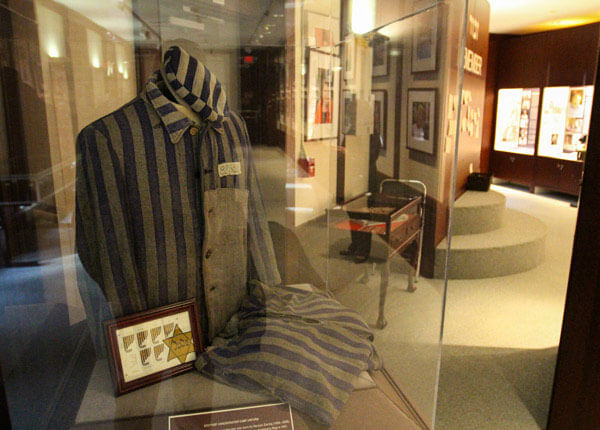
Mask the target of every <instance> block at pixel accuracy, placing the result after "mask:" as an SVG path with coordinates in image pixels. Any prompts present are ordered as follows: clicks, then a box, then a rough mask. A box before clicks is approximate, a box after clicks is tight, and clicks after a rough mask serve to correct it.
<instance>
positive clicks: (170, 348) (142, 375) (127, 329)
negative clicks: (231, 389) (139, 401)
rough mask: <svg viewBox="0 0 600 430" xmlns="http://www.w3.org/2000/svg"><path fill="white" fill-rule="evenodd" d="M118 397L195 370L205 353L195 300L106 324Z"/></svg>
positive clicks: (106, 336)
mask: <svg viewBox="0 0 600 430" xmlns="http://www.w3.org/2000/svg"><path fill="white" fill-rule="evenodd" d="M103 326H104V335H105V338H106V348H107V352H108V362H109V367H110V370H111V375H112V378H113V385H114V389H115V395H116V396H120V395H121V394H125V393H127V392H129V391H133V390H136V389H138V388H142V387H145V386H147V385H150V384H154V383H156V382H159V381H161V380H163V379H166V378H170V377H172V376H175V375H178V374H180V373H183V372H187V371H188V370H191V369H193V368H194V361H195V360H196V357H197V356H198V355H199V354H200V353H201V352H202V351H203V349H204V348H203V345H202V336H201V332H200V324H199V320H198V308H197V305H196V300H195V299H190V300H186V301H183V302H179V303H174V304H171V305H167V306H162V307H159V308H156V309H151V310H148V311H144V312H139V313H136V314H132V315H128V316H125V317H121V318H117V319H111V320H107V321H104V322H103Z"/></svg>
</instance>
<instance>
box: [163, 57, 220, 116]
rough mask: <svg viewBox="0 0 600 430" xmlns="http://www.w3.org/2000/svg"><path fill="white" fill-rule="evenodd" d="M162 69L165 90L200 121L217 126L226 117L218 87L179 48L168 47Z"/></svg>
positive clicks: (202, 66) (204, 68)
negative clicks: (167, 86) (166, 84)
mask: <svg viewBox="0 0 600 430" xmlns="http://www.w3.org/2000/svg"><path fill="white" fill-rule="evenodd" d="M163 67H164V73H165V79H166V80H167V82H168V84H169V86H170V87H171V88H172V89H173V91H174V92H175V93H176V94H177V96H178V97H179V98H180V99H181V100H182V101H183V102H184V103H185V104H186V105H187V106H189V107H190V108H191V109H192V110H193V111H194V112H196V113H197V114H198V115H199V116H200V118H201V119H202V120H204V121H207V122H209V123H213V124H214V123H221V122H223V119H224V118H225V117H226V116H228V115H229V106H228V104H227V95H226V94H225V91H224V89H223V87H222V86H221V83H220V82H219V80H218V79H217V78H216V76H215V75H214V74H213V73H211V71H210V70H208V68H207V67H206V66H205V65H204V64H202V63H201V62H200V61H198V60H197V59H196V58H194V57H192V56H190V55H189V54H188V53H187V52H186V51H184V50H183V49H182V48H180V47H179V46H171V47H170V48H169V49H167V51H166V52H165V55H164V59H163Z"/></svg>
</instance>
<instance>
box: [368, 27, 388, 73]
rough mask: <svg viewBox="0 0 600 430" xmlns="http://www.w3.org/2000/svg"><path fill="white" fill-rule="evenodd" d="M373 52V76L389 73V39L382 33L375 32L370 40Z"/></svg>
mask: <svg viewBox="0 0 600 430" xmlns="http://www.w3.org/2000/svg"><path fill="white" fill-rule="evenodd" d="M371 48H372V52H373V63H372V64H373V71H372V75H371V76H372V77H373V78H382V77H385V76H388V75H389V74H390V39H389V37H387V36H384V35H382V34H375V35H374V36H373V40H372V41H371Z"/></svg>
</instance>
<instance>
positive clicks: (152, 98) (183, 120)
mask: <svg viewBox="0 0 600 430" xmlns="http://www.w3.org/2000/svg"><path fill="white" fill-rule="evenodd" d="M161 81H162V76H161V73H160V71H158V70H157V71H156V72H154V74H153V75H152V76H151V77H150V79H148V82H146V87H145V90H144V92H143V93H142V97H143V98H144V99H145V100H146V101H147V102H148V103H150V104H151V105H152V107H153V108H154V111H155V112H156V116H152V126H154V127H156V126H158V125H160V123H161V122H162V124H163V125H164V127H165V128H166V130H167V133H168V135H169V139H170V140H171V142H172V143H177V142H179V141H180V140H181V138H182V136H183V135H184V133H185V132H186V131H187V130H188V129H189V128H190V127H191V126H200V124H196V123H195V122H194V121H192V120H191V119H190V118H189V117H188V116H186V115H185V114H184V113H183V112H181V111H180V110H179V109H177V108H176V107H175V104H174V103H173V102H172V101H171V100H169V99H168V98H167V96H165V95H164V93H163V91H162V90H161V89H160V88H159V83H160V82H161ZM166 91H168V90H166ZM208 125H209V126H210V127H211V128H213V129H214V130H216V131H219V132H222V122H213V123H208Z"/></svg>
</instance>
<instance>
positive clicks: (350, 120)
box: [342, 90, 357, 136]
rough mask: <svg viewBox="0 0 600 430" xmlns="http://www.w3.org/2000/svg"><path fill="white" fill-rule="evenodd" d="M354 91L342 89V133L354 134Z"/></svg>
mask: <svg viewBox="0 0 600 430" xmlns="http://www.w3.org/2000/svg"><path fill="white" fill-rule="evenodd" d="M356 107H357V106H356V93H355V92H353V91H348V90H346V91H344V119H343V122H342V133H344V134H345V135H349V136H356V110H357V109H356Z"/></svg>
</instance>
